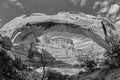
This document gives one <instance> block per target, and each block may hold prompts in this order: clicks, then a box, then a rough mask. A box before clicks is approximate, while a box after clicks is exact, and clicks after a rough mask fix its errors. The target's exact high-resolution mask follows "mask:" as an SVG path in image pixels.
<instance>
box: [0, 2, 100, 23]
mask: <svg viewBox="0 0 120 80" xmlns="http://www.w3.org/2000/svg"><path fill="white" fill-rule="evenodd" d="M94 1H95V0H88V1H87V6H84V5H85V3H83V4H79V3H75V2H73V1H72V0H0V19H2V21H1V22H0V23H1V24H2V25H3V24H5V23H7V22H8V21H10V20H12V19H13V18H15V17H17V16H20V15H23V14H26V15H28V16H29V15H30V14H31V13H45V14H57V13H58V12H61V11H76V12H77V11H81V12H84V13H88V14H92V15H95V13H96V12H97V11H98V9H95V10H93V9H92V5H93V2H94ZM80 5H82V6H80ZM83 6H84V7H83Z"/></svg>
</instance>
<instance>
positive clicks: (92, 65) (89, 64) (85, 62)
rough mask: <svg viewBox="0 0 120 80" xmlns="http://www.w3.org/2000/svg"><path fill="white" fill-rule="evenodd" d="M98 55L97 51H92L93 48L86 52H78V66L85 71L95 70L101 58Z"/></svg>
mask: <svg viewBox="0 0 120 80" xmlns="http://www.w3.org/2000/svg"><path fill="white" fill-rule="evenodd" d="M98 56H99V53H98V52H94V50H93V48H91V49H90V50H89V51H88V53H87V54H84V53H83V54H82V53H80V54H79V55H78V56H77V60H78V61H79V62H80V68H84V69H85V71H87V72H91V71H94V70H96V69H97V68H98V65H99V63H100V62H101V59H100V58H99V57H98Z"/></svg>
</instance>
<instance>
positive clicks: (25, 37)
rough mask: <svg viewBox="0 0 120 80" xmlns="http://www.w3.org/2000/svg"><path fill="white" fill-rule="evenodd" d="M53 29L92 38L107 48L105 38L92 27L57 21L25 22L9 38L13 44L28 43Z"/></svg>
mask: <svg viewBox="0 0 120 80" xmlns="http://www.w3.org/2000/svg"><path fill="white" fill-rule="evenodd" d="M54 31H58V32H68V33H73V34H80V35H84V36H85V37H87V38H90V39H92V40H93V41H94V42H95V43H97V44H98V45H99V46H101V47H103V48H105V49H107V44H106V42H105V40H104V39H103V38H102V37H101V36H100V35H98V34H96V33H95V32H94V31H93V30H92V29H85V28H83V27H82V26H79V25H75V24H71V23H58V22H52V21H48V22H40V23H35V24H30V23H27V24H26V25H25V26H24V27H21V28H18V29H16V30H15V31H14V32H13V34H12V36H11V39H12V42H13V43H14V44H20V43H24V44H29V43H30V42H31V41H33V40H34V39H36V38H38V37H40V36H42V35H44V34H46V33H49V32H54Z"/></svg>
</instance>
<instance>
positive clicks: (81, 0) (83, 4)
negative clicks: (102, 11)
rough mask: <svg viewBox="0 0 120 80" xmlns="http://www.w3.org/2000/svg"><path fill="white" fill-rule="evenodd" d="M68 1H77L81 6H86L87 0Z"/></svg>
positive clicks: (75, 0)
mask: <svg viewBox="0 0 120 80" xmlns="http://www.w3.org/2000/svg"><path fill="white" fill-rule="evenodd" d="M70 1H71V2H73V4H74V5H76V4H77V3H79V4H80V6H81V7H84V6H86V3H87V0H70Z"/></svg>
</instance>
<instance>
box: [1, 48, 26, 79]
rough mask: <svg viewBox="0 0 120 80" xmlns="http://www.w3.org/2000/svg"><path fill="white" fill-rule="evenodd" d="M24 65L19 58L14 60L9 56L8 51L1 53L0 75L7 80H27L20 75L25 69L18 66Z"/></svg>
mask: <svg viewBox="0 0 120 80" xmlns="http://www.w3.org/2000/svg"><path fill="white" fill-rule="evenodd" d="M18 65H22V66H23V65H24V64H22V62H21V61H20V60H18V58H16V59H15V61H14V60H12V59H11V58H10V57H8V56H7V54H6V51H4V50H1V51H0V75H1V76H2V77H4V78H5V79H6V80H25V79H23V78H22V76H21V75H20V74H19V73H20V72H21V71H22V70H24V69H25V68H24V67H21V66H18Z"/></svg>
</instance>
